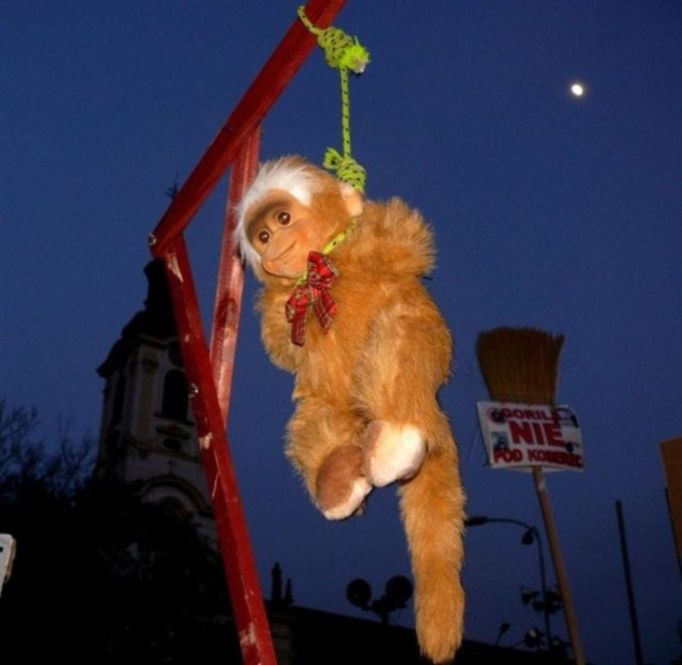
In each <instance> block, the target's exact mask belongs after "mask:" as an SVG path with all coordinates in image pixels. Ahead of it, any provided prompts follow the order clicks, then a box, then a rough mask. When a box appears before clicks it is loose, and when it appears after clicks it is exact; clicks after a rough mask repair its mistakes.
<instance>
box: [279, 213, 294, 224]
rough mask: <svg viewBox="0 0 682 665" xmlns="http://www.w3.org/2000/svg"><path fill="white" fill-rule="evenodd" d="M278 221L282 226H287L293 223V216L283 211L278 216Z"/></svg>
mask: <svg viewBox="0 0 682 665" xmlns="http://www.w3.org/2000/svg"><path fill="white" fill-rule="evenodd" d="M277 221H278V222H279V223H280V224H281V225H282V226H286V225H287V224H288V223H289V222H290V221H291V215H290V214H289V213H288V212H286V211H285V210H283V211H282V212H280V213H279V215H277Z"/></svg>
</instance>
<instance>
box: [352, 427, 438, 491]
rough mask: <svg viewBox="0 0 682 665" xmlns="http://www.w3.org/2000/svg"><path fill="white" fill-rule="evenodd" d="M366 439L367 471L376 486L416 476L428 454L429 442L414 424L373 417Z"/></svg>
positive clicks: (366, 432) (365, 457)
mask: <svg viewBox="0 0 682 665" xmlns="http://www.w3.org/2000/svg"><path fill="white" fill-rule="evenodd" d="M362 438H363V469H364V473H365V475H366V476H367V478H369V480H370V482H371V483H372V485H374V486H375V487H384V486H386V485H389V484H390V483H392V482H393V481H395V480H405V479H408V478H412V477H413V476H414V475H416V474H417V472H418V471H419V469H420V468H421V465H422V462H423V461H424V457H425V455H426V441H425V440H424V437H423V435H422V433H421V432H420V431H419V430H418V429H417V428H416V427H414V426H412V425H396V424H394V423H390V422H387V421H385V420H373V421H372V422H371V423H370V424H369V425H368V426H367V428H366V429H365V431H364V433H363V437H362Z"/></svg>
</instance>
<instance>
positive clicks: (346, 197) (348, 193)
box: [339, 182, 365, 217]
mask: <svg viewBox="0 0 682 665" xmlns="http://www.w3.org/2000/svg"><path fill="white" fill-rule="evenodd" d="M339 188H340V190H341V198H342V199H343V202H344V203H345V204H346V210H347V211H348V214H349V215H350V216H351V217H359V216H360V215H361V214H362V211H363V210H364V209H365V198H364V197H363V195H362V193H361V192H359V191H358V190H357V189H355V187H353V185H349V184H348V183H346V182H342V183H341V184H340V185H339Z"/></svg>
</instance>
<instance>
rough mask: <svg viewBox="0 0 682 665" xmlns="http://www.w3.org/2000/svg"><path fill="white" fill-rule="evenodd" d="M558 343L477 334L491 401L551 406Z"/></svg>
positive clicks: (538, 484) (566, 599) (539, 487)
mask: <svg viewBox="0 0 682 665" xmlns="http://www.w3.org/2000/svg"><path fill="white" fill-rule="evenodd" d="M563 343H564V337H563V335H552V334H551V333H547V332H544V331H542V330H537V329H535V328H496V329H495V330H491V331H489V332H484V333H481V334H480V335H479V336H478V340H477V344H476V353H477V356H478V363H479V366H480V368H481V373H482V374H483V378H484V379H485V383H486V385H487V387H488V391H489V393H490V396H491V398H492V399H493V400H495V401H496V402H521V403H525V404H542V405H550V406H553V405H554V404H555V396H556V384H557V377H558V373H559V354H560V353H561V348H562V346H563ZM532 471H533V480H534V481H535V490H536V492H537V496H538V501H539V503H540V509H541V511H542V518H543V521H544V523H545V530H546V532H547V540H548V541H549V546H550V549H551V551H552V559H553V561H554V569H555V572H556V576H557V580H558V583H559V589H560V591H561V597H562V599H563V603H564V614H565V617H566V626H567V628H568V633H569V636H570V640H571V646H572V648H573V655H574V656H575V662H576V664H577V665H584V663H585V657H584V655H583V650H582V645H581V642H580V635H579V633H578V622H577V620H576V616H575V610H574V608H573V600H572V597H571V592H570V588H569V585H568V577H567V575H566V568H565V566H564V562H563V557H562V555H561V548H560V546H559V536H558V533H557V530H556V526H555V524H554V518H553V516H552V510H551V506H550V503H549V495H548V493H547V488H546V485H545V477H544V473H543V470H542V467H541V466H533V467H532Z"/></svg>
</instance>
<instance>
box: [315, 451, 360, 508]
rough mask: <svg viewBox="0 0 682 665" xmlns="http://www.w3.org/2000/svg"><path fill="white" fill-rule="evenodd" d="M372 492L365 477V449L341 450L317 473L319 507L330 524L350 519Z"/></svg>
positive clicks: (327, 458)
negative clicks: (330, 521)
mask: <svg viewBox="0 0 682 665" xmlns="http://www.w3.org/2000/svg"><path fill="white" fill-rule="evenodd" d="M371 491H372V485H371V484H370V482H369V481H368V480H367V478H365V477H364V476H363V475H362V449H361V448H360V447H359V446H338V447H337V448H334V450H332V451H331V452H330V453H329V455H327V457H326V458H325V459H324V462H322V465H321V466H320V470H319V471H318V473H317V481H316V492H315V493H316V496H317V505H318V507H319V509H320V510H321V511H322V514H323V515H324V516H325V517H326V518H327V519H328V520H342V519H345V518H346V517H350V516H351V515H352V514H353V513H355V512H356V511H357V510H358V509H359V508H360V507H361V506H362V504H363V502H364V500H365V497H366V496H367V495H368V494H369V493H370V492H371Z"/></svg>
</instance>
